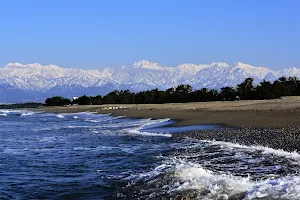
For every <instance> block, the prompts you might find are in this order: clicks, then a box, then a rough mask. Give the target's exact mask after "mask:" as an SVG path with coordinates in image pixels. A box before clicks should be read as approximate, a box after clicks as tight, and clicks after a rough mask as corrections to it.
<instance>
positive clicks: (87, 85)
mask: <svg viewBox="0 0 300 200" xmlns="http://www.w3.org/2000/svg"><path fill="white" fill-rule="evenodd" d="M282 76H286V77H289V76H297V77H300V69H297V68H289V69H285V70H282V71H273V70H270V69H268V68H265V67H255V66H251V65H248V64H244V63H241V62H237V63H234V64H231V65H229V64H227V63H221V62H220V63H211V64H200V65H196V64H181V65H178V66H176V67H167V66H161V65H160V64H158V63H154V62H149V61H147V60H142V61H138V62H135V63H133V64H132V65H131V66H122V67H121V68H118V69H115V68H106V69H104V70H84V69H75V68H61V67H59V66H56V65H47V66H42V65H40V64H38V63H35V64H20V63H9V64H7V65H6V66H4V67H2V68H0V102H9V103H13V102H27V101H41V102H42V101H44V100H45V98H47V97H51V96H55V95H61V96H64V97H68V98H72V97H74V96H81V95H84V94H85V95H99V94H100V95H104V94H107V93H108V92H110V91H112V90H115V89H118V90H121V89H129V90H131V91H134V92H137V91H141V90H148V89H154V88H158V89H167V88H170V87H174V86H177V85H179V84H190V85H191V86H193V88H194V89H200V88H203V87H206V88H209V89H219V88H221V87H224V86H236V84H238V83H241V82H242V81H244V80H245V78H248V77H251V78H254V82H255V83H256V84H257V83H259V82H260V81H262V80H264V79H265V80H269V81H274V80H275V79H277V78H279V77H282Z"/></svg>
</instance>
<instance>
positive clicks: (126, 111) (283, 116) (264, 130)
mask: <svg viewBox="0 0 300 200" xmlns="http://www.w3.org/2000/svg"><path fill="white" fill-rule="evenodd" d="M40 111H46V112H56V113H72V112H84V111H90V112H96V113H112V115H116V116H125V117H130V118H153V119H159V118H170V119H172V120H175V121H176V123H174V124H173V125H172V126H188V125H201V124H218V125H221V126H222V127H225V128H224V129H218V130H198V131H191V132H182V133H176V134H173V136H174V137H176V138H178V139H181V138H191V139H199V140H217V141H227V142H232V143H238V144H244V145H260V146H266V147H271V148H274V149H283V150H286V151H290V152H291V151H295V150H296V151H300V134H299V133H300V97H284V98H281V99H276V100H262V101H234V102H200V103H185V104H159V105H101V106H69V107H45V108H42V109H40Z"/></svg>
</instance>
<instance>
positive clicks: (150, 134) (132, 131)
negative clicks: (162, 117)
mask: <svg viewBox="0 0 300 200" xmlns="http://www.w3.org/2000/svg"><path fill="white" fill-rule="evenodd" d="M127 132H128V133H130V134H133V135H142V136H160V137H172V135H171V134H169V133H150V132H145V131H140V130H139V129H127Z"/></svg>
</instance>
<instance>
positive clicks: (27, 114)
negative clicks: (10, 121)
mask: <svg viewBox="0 0 300 200" xmlns="http://www.w3.org/2000/svg"><path fill="white" fill-rule="evenodd" d="M33 114H34V113H33V112H32V113H22V114H21V116H30V115H33Z"/></svg>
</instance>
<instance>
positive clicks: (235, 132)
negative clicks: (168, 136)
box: [173, 126, 300, 152]
mask: <svg viewBox="0 0 300 200" xmlns="http://www.w3.org/2000/svg"><path fill="white" fill-rule="evenodd" d="M173 137H174V138H179V139H181V138H191V139H198V140H216V141H224V142H232V143H238V144H243V145H248V146H249V145H259V146H264V147H270V148H273V149H282V150H285V151H289V152H293V151H300V126H299V127H295V126H293V127H287V128H232V127H228V128H222V129H214V130H197V131H190V132H182V133H175V134H173Z"/></svg>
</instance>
